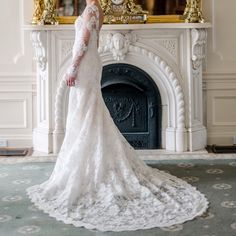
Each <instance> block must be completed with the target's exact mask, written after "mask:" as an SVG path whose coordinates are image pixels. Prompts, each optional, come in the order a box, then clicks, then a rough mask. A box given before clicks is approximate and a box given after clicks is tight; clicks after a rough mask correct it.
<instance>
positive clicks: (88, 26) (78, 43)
mask: <svg viewBox="0 0 236 236" xmlns="http://www.w3.org/2000/svg"><path fill="white" fill-rule="evenodd" d="M93 31H95V32H96V33H97V36H98V32H99V11H98V8H97V6H96V5H94V4H90V5H87V6H86V8H85V9H84V12H83V14H82V16H79V17H78V18H77V19H76V21H75V32H76V37H75V42H74V45H73V57H72V63H71V65H70V67H69V68H68V70H67V74H68V75H70V76H74V77H76V76H77V73H78V69H79V65H80V62H81V59H82V57H83V55H84V54H85V53H86V51H87V50H88V47H87V46H88V44H89V40H90V38H91V34H92V33H93Z"/></svg>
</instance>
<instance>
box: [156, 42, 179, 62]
mask: <svg viewBox="0 0 236 236" xmlns="http://www.w3.org/2000/svg"><path fill="white" fill-rule="evenodd" d="M158 43H159V44H160V45H161V46H162V47H164V48H165V49H166V50H167V51H168V52H169V53H170V54H171V55H172V56H173V57H174V58H176V57H177V39H166V40H158Z"/></svg>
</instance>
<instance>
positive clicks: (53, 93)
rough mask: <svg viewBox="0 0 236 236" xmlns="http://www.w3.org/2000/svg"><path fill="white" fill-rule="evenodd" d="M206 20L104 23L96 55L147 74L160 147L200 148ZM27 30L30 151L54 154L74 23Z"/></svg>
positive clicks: (203, 134)
mask: <svg viewBox="0 0 236 236" xmlns="http://www.w3.org/2000/svg"><path fill="white" fill-rule="evenodd" d="M210 27H211V25H210V24H209V23H204V24H198V23H197V24H187V23H160V24H159V23H158V24H132V25H131V24H127V25H121V24H119V25H103V27H102V30H101V35H100V42H99V45H100V46H99V53H100V55H101V58H102V61H103V64H104V65H108V64H114V63H127V64H132V65H135V66H137V67H139V68H140V69H142V70H144V71H145V72H146V73H148V74H149V75H150V76H151V77H152V79H153V80H154V82H155V83H156V85H157V87H158V88H159V91H160V94H161V100H162V109H163V115H162V116H163V117H162V147H163V149H165V150H168V151H174V152H185V151H191V152H193V151H197V150H202V149H204V147H205V146H206V137H207V131H206V128H205V126H204V124H203V98H202V96H203V95H202V67H203V63H204V60H205V46H206V42H207V28H210ZM24 29H25V30H30V31H31V40H32V43H33V47H34V49H35V60H36V62H37V126H36V127H35V129H34V131H33V146H34V150H35V151H38V152H44V153H54V154H56V153H57V152H58V151H59V149H60V146H61V143H62V140H63V138H64V128H65V127H64V126H65V119H66V110H67V99H66V97H68V91H69V89H68V88H67V87H66V85H65V83H63V82H62V78H63V75H64V73H65V71H66V68H67V67H68V65H69V63H70V60H71V50H72V46H73V42H74V26H73V25H57V26H33V25H26V26H24Z"/></svg>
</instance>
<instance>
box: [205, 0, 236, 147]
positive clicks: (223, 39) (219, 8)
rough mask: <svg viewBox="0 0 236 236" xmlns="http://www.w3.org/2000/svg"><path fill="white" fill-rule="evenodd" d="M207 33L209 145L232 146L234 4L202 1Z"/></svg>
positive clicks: (235, 120) (235, 125) (235, 121)
mask: <svg viewBox="0 0 236 236" xmlns="http://www.w3.org/2000/svg"><path fill="white" fill-rule="evenodd" d="M203 9H204V15H205V16H206V19H207V20H208V21H210V22H211V23H212V29H211V30H209V36H208V50H207V64H206V72H205V74H204V82H205V86H204V89H205V92H206V100H205V101H206V123H207V130H208V143H209V144H214V143H216V144H232V143H233V136H236V44H235V42H236V27H235V22H236V17H235V9H236V1H235V0H227V1H222V0H203Z"/></svg>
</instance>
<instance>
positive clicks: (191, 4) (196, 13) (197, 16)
mask: <svg viewBox="0 0 236 236" xmlns="http://www.w3.org/2000/svg"><path fill="white" fill-rule="evenodd" d="M184 19H185V22H186V23H204V22H205V20H204V18H203V15H202V11H201V0H187V3H186V8H185V11H184Z"/></svg>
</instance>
